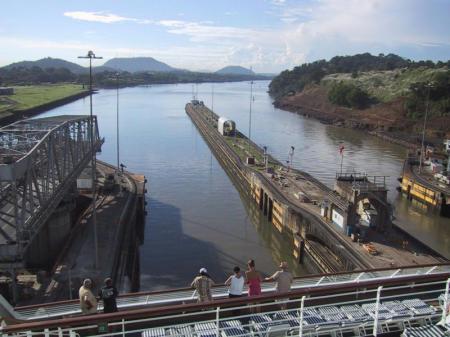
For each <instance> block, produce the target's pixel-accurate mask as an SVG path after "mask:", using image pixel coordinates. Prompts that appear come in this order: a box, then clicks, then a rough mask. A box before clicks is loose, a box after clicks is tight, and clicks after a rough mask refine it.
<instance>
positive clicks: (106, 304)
mask: <svg viewBox="0 0 450 337" xmlns="http://www.w3.org/2000/svg"><path fill="white" fill-rule="evenodd" d="M118 294H119V292H118V291H117V289H116V287H114V286H113V282H112V279H111V278H110V277H108V278H106V279H105V285H104V286H103V287H102V288H101V289H100V291H99V292H98V297H99V298H100V299H101V300H102V301H103V312H104V313H108V312H117V303H116V298H117V295H118Z"/></svg>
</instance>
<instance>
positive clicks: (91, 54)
mask: <svg viewBox="0 0 450 337" xmlns="http://www.w3.org/2000/svg"><path fill="white" fill-rule="evenodd" d="M78 58H80V59H89V117H90V123H91V127H90V128H89V133H90V141H91V142H90V143H91V152H92V159H91V166H92V173H91V175H92V179H91V183H92V223H93V227H94V250H95V268H98V267H99V265H98V242H97V209H96V205H95V203H96V199H97V196H96V189H95V187H96V186H95V180H96V179H95V173H96V172H95V170H96V165H97V162H96V156H95V155H96V152H95V149H94V118H93V115H92V59H102V58H103V57H99V56H95V54H94V52H93V51H92V50H89V51H88V53H87V55H86V56H78Z"/></svg>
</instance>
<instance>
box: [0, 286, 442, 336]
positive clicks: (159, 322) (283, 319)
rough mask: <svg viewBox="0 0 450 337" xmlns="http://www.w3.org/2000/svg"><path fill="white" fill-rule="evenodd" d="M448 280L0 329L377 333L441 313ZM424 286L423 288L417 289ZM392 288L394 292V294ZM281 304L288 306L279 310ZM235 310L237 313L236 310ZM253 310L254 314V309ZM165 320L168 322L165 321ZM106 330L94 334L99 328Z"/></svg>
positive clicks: (174, 333)
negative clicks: (95, 321)
mask: <svg viewBox="0 0 450 337" xmlns="http://www.w3.org/2000/svg"><path fill="white" fill-rule="evenodd" d="M449 283H450V279H448V280H447V281H435V282H429V283H424V284H421V285H414V284H411V283H410V282H407V283H405V284H403V285H400V286H395V287H389V288H386V289H384V288H383V287H381V286H380V287H378V288H377V289H369V290H366V291H364V292H363V293H361V291H349V292H345V293H339V294H335V295H326V294H324V295H309V296H303V297H302V298H301V299H295V300H288V299H286V300H278V301H271V302H269V303H261V304H253V305H245V306H238V307H232V308H220V307H212V308H210V309H206V310H203V311H196V312H187V313H178V314H173V315H166V316H162V317H151V318H141V319H130V320H126V319H122V320H119V321H116V322H109V323H106V324H105V325H97V324H90V325H84V326H79V327H72V328H64V327H62V326H61V327H54V328H46V329H44V330H40V331H30V330H24V331H18V332H14V333H8V332H5V331H4V333H3V337H9V336H11V337H33V336H37V335H42V334H44V336H45V337H50V336H58V337H63V336H64V337H65V336H67V337H76V336H84V335H89V336H97V337H106V336H122V337H127V336H136V335H137V334H141V336H142V337H162V336H192V337H220V336H222V337H227V336H275V335H276V336H281V335H283V336H285V335H292V336H306V335H308V336H309V335H317V334H321V335H331V336H336V335H343V334H344V333H346V332H347V333H350V334H351V335H353V336H366V335H373V336H377V335H378V334H379V333H387V332H399V331H403V330H404V329H405V328H409V327H414V326H422V325H425V324H432V323H436V322H438V321H439V319H440V318H441V317H442V307H441V306H440V305H439V304H438V303H439V301H438V300H439V298H440V297H442V296H443V297H444V298H445V299H446V298H448V296H449ZM419 287H420V288H422V287H427V289H428V290H422V291H421V290H419V289H418V288H419ZM394 291H395V293H394ZM284 305H286V306H287V307H288V309H285V308H280V306H284ZM236 312H238V313H236ZM256 312H257V313H256ZM167 322H171V323H170V324H167ZM100 327H103V328H105V330H104V331H103V332H99V328H100Z"/></svg>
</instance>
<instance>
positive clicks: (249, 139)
mask: <svg viewBox="0 0 450 337" xmlns="http://www.w3.org/2000/svg"><path fill="white" fill-rule="evenodd" d="M252 101H253V81H250V109H249V113H248V150H249V152H250V141H251V140H252Z"/></svg>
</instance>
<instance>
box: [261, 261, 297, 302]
mask: <svg viewBox="0 0 450 337" xmlns="http://www.w3.org/2000/svg"><path fill="white" fill-rule="evenodd" d="M287 269H288V264H287V262H286V261H282V262H280V270H278V271H277V272H276V273H275V274H273V275H272V276H270V277H266V279H265V280H266V281H276V282H277V292H279V293H286V292H288V291H290V290H291V284H292V281H293V279H294V278H293V277H292V274H291V273H290V272H289V271H288V270H287ZM280 302H282V304H280V307H281V310H286V309H287V304H286V302H285V300H283V299H281V300H280Z"/></svg>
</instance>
